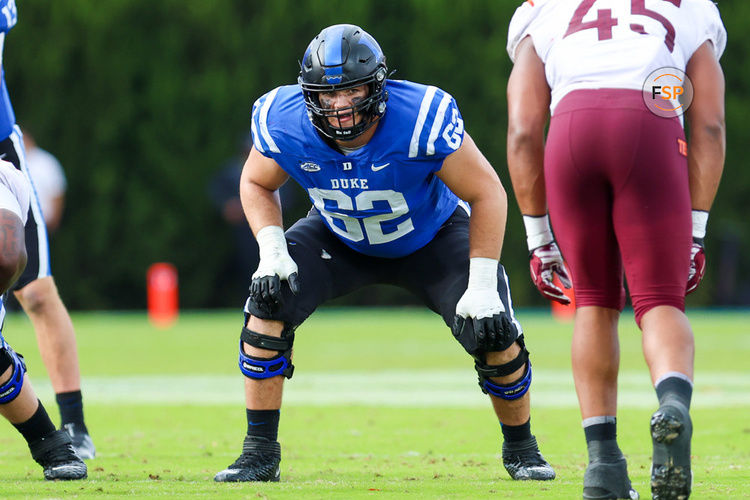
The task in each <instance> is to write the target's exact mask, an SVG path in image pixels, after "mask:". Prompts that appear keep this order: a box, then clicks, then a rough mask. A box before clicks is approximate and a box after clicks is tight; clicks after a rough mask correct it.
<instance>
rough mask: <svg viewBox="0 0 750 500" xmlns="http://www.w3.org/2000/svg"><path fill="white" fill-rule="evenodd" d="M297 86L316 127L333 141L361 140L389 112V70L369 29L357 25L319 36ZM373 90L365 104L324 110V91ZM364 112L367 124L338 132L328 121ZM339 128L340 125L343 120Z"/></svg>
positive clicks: (309, 49) (342, 26)
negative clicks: (360, 137)
mask: <svg viewBox="0 0 750 500" xmlns="http://www.w3.org/2000/svg"><path fill="white" fill-rule="evenodd" d="M300 67H301V68H300V74H299V79H298V82H299V84H300V85H301V87H302V93H303V95H304V97H305V104H306V105H307V111H308V115H309V117H310V120H311V121H312V124H313V125H314V126H315V128H317V129H318V130H319V131H320V132H321V133H322V134H323V135H325V136H326V137H328V138H331V139H337V140H351V139H354V138H355V137H359V136H360V135H362V134H363V133H364V132H365V131H366V130H368V129H369V128H370V127H371V126H372V125H374V124H375V122H376V121H377V119H378V118H379V117H380V116H382V115H383V113H385V108H386V104H385V103H386V101H387V100H388V92H387V91H386V90H385V86H386V77H387V76H388V68H387V66H386V63H385V54H383V51H382V50H381V49H380V45H378V42H377V41H375V39H374V38H373V37H372V36H370V34H369V33H367V32H366V31H365V30H363V29H362V28H360V27H359V26H354V25H352V24H337V25H334V26H329V27H328V28H325V29H324V30H323V31H321V32H320V34H319V35H318V36H316V37H315V38H314V39H313V40H312V42H310V45H308V47H307V50H305V55H304V56H303V58H302V63H301V64H300ZM360 85H367V86H368V93H367V97H366V98H365V99H362V100H361V101H359V102H356V103H354V104H353V105H352V106H350V107H347V108H343V109H335V110H334V109H328V108H324V107H323V106H322V105H321V103H320V98H319V97H320V93H321V92H335V91H337V90H344V89H350V88H354V87H359V86H360ZM350 113H351V114H356V113H359V114H360V116H361V117H362V119H361V120H360V121H359V123H355V124H354V125H352V126H351V127H334V126H332V125H331V123H330V122H329V118H339V117H341V116H345V115H348V114H350ZM339 124H341V122H340V121H339Z"/></svg>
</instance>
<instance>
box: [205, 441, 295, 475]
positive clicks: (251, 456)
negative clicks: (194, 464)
mask: <svg viewBox="0 0 750 500" xmlns="http://www.w3.org/2000/svg"><path fill="white" fill-rule="evenodd" d="M279 462H281V445H279V443H278V442H277V441H269V440H268V439H266V438H264V437H258V436H245V442H244V443H243V445H242V454H241V455H240V456H239V458H238V459H237V460H235V462H234V463H233V464H232V465H230V466H229V467H227V468H226V469H224V470H223V471H221V472H219V473H217V474H216V476H214V481H218V482H220V483H224V482H238V481H270V482H278V481H279V478H280V477H281V469H280V468H279Z"/></svg>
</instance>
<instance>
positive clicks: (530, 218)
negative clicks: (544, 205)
mask: <svg viewBox="0 0 750 500" xmlns="http://www.w3.org/2000/svg"><path fill="white" fill-rule="evenodd" d="M523 225H524V226H525V227H526V244H527V245H528V247H529V252H531V251H532V250H534V249H535V248H539V247H541V246H544V245H546V244H548V243H552V242H553V241H555V238H554V236H552V228H550V225H549V215H547V214H544V215H524V216H523Z"/></svg>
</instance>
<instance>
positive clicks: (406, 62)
mask: <svg viewBox="0 0 750 500" xmlns="http://www.w3.org/2000/svg"><path fill="white" fill-rule="evenodd" d="M519 4H520V2H519V1H507V0H503V1H485V0H466V1H464V2H455V1H447V0H411V1H398V0H379V1H374V0H360V1H357V2H352V1H342V0H325V1H323V0H311V1H307V2H300V1H297V2H295V1H292V0H273V1H270V0H257V1H241V0H215V1H212V2H204V1H198V0H187V1H186V0H179V1H178V0H159V1H153V0H61V1H54V2H50V1H49V0H19V1H18V9H19V23H18V25H17V26H16V27H15V28H14V29H13V30H12V31H11V32H10V34H9V35H8V37H7V39H6V44H5V52H4V61H3V64H4V66H5V69H6V79H7V82H8V87H9V90H10V93H11V99H12V101H13V103H14V106H15V109H16V114H17V119H18V122H19V123H20V124H21V125H22V126H25V127H27V128H28V129H29V130H31V131H33V133H34V136H35V137H36V139H37V142H38V143H39V145H40V146H41V147H43V148H45V149H47V150H49V151H51V152H52V153H54V154H55V155H56V156H57V157H58V158H59V159H60V161H61V162H62V164H63V166H64V167H65V170H66V174H67V176H68V182H69V189H68V195H67V208H66V213H65V217H64V220H63V224H62V228H61V229H60V231H59V232H58V233H56V234H55V235H54V238H53V242H52V243H53V245H52V265H53V270H54V273H55V276H56V279H57V281H58V285H59V288H60V291H61V294H62V296H63V298H64V300H65V301H66V303H67V304H68V305H69V307H71V308H73V309H128V308H143V307H144V306H145V272H146V269H147V267H148V266H149V265H150V264H151V263H153V262H156V261H168V262H172V263H174V264H175V265H176V266H177V267H178V269H179V273H180V300H181V305H182V306H183V307H186V308H205V307H236V306H238V305H240V304H242V302H243V301H244V297H242V296H239V295H238V293H237V292H236V290H235V289H233V288H231V287H229V286H228V285H227V283H226V281H225V280H226V278H225V273H223V272H222V269H225V268H226V263H227V261H228V259H231V255H232V252H233V248H232V245H233V241H234V240H233V238H232V236H231V233H230V230H229V228H228V227H227V226H226V224H225V223H224V222H223V221H222V220H221V218H220V217H219V215H218V213H217V212H216V210H215V209H214V208H213V206H212V205H211V203H210V201H209V199H208V196H207V194H206V185H207V183H208V182H209V179H210V178H211V176H212V175H214V173H215V172H216V171H217V170H218V169H219V168H220V166H221V165H222V163H224V162H225V161H226V160H227V159H228V158H230V157H232V156H233V155H235V154H236V153H237V150H238V144H237V143H238V137H240V136H241V134H243V133H246V132H247V131H248V130H249V123H250V122H249V118H250V110H251V106H252V103H253V101H254V100H255V99H256V98H257V97H259V96H260V95H262V94H263V93H264V92H266V91H267V90H270V89H271V88H273V87H275V86H277V85H281V84H287V83H292V82H294V81H296V77H297V72H298V62H297V61H298V59H299V58H300V57H301V56H302V53H303V51H304V49H305V47H306V45H307V43H308V42H309V41H310V39H312V38H313V37H314V36H315V35H316V34H317V33H318V32H319V31H320V29H321V28H323V27H324V26H327V25H330V24H334V23H341V22H349V23H354V24H359V25H361V26H363V27H364V28H365V29H366V30H368V31H369V32H370V33H371V34H372V35H373V36H375V38H376V39H378V41H379V42H380V44H381V46H382V47H383V50H384V51H385V52H386V55H387V57H388V62H389V66H390V67H391V68H392V69H397V70H398V72H397V73H396V77H397V78H403V79H409V80H415V81H419V82H423V83H430V84H435V85H438V86H440V87H442V88H444V89H446V90H447V91H449V92H450V93H451V94H453V95H454V96H455V97H456V99H457V100H458V103H459V106H460V108H461V111H462V113H463V115H464V118H465V122H466V128H467V130H468V131H469V133H471V134H472V136H473V137H474V139H475V140H476V142H477V143H478V144H479V146H480V148H481V149H482V150H483V152H484V153H485V155H486V156H487V157H488V158H489V160H490V161H491V162H492V163H493V165H494V166H495V168H496V170H497V171H498V173H499V174H500V177H501V179H502V180H503V182H504V184H505V185H506V188H508V192H509V196H510V198H511V199H510V207H511V208H510V215H509V222H508V230H507V237H506V243H505V249H504V254H503V262H504V264H505V266H506V268H507V269H508V270H509V273H510V275H511V281H512V283H511V284H512V287H513V290H514V297H515V301H516V303H517V304H519V305H522V306H531V305H542V304H544V301H543V300H542V299H541V298H540V297H539V296H538V294H536V292H535V291H534V289H533V288H532V285H531V283H530V280H529V278H528V272H527V256H526V249H525V237H524V232H523V227H522V223H521V217H520V213H519V212H518V209H517V207H516V205H515V200H514V199H513V196H512V192H511V189H510V182H509V178H508V175H507V168H506V163H505V133H506V121H507V120H506V103H505V86H506V81H507V77H508V74H509V72H510V69H511V64H510V61H509V59H508V56H507V54H506V52H505V44H506V35H507V26H508V22H509V20H510V18H511V16H512V14H513V11H514V10H515V8H516V6H517V5H519ZM720 9H721V11H722V15H723V18H724V21H725V24H726V26H727V30H728V32H729V45H728V47H727V51H726V53H725V55H724V58H723V59H722V65H723V67H724V69H725V72H726V77H727V84H728V96H727V129H728V152H727V167H726V170H725V176H724V179H723V182H722V185H721V188H720V192H719V196H718V199H717V202H716V204H715V206H714V210H713V211H712V215H711V220H710V222H709V236H708V240H707V245H708V262H709V270H708V275H707V278H706V281H705V283H704V285H703V286H702V287H701V288H700V289H699V291H698V292H696V293H695V294H694V296H693V297H691V299H690V301H691V303H692V304H693V305H713V304H727V305H732V304H749V303H750V281H749V280H748V276H750V258H748V256H747V254H748V252H747V250H748V249H749V248H750V232H749V231H748V228H749V227H750V224H749V223H748V220H747V214H748V213H750V201H749V200H750V196H748V189H749V188H750V169H748V168H747V167H746V165H745V163H746V162H745V161H743V160H742V158H744V157H746V156H747V153H746V151H745V147H746V146H747V142H748V132H747V130H748V128H747V121H746V120H747V118H746V117H747V116H748V115H750V101H749V100H748V95H749V93H748V86H749V85H750V66H749V65H747V64H745V61H746V59H747V57H748V53H750V37H747V36H746V35H745V33H746V27H747V25H748V21H750V3H748V2H744V1H739V0H734V1H726V0H725V1H722V2H720ZM248 274H249V273H248ZM248 278H249V276H248ZM370 296H371V297H372V296H374V297H375V298H376V299H377V300H378V301H380V302H385V303H388V302H393V301H394V300H398V301H402V300H403V297H401V296H400V295H399V294H398V293H397V292H395V291H393V290H386V291H381V292H379V293H376V294H370ZM357 300H365V299H363V298H359V299H358V298H357V297H354V298H352V299H350V301H357ZM344 302H346V301H344Z"/></svg>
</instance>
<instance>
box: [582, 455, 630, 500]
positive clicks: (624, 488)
mask: <svg viewBox="0 0 750 500" xmlns="http://www.w3.org/2000/svg"><path fill="white" fill-rule="evenodd" d="M599 443H600V441H592V442H591V443H589V466H588V467H586V472H585V473H584V474H583V498H584V499H586V500H605V499H626V500H637V499H638V498H640V496H639V495H638V492H637V491H635V490H634V489H633V486H632V485H631V484H630V478H629V477H628V464H627V461H626V460H625V457H624V456H623V455H622V452H620V451H619V449H616V452H617V455H614V454H613V453H611V452H610V453H609V456H607V454H604V453H600V452H599V448H597V447H598V445H599ZM613 455H614V456H613Z"/></svg>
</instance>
